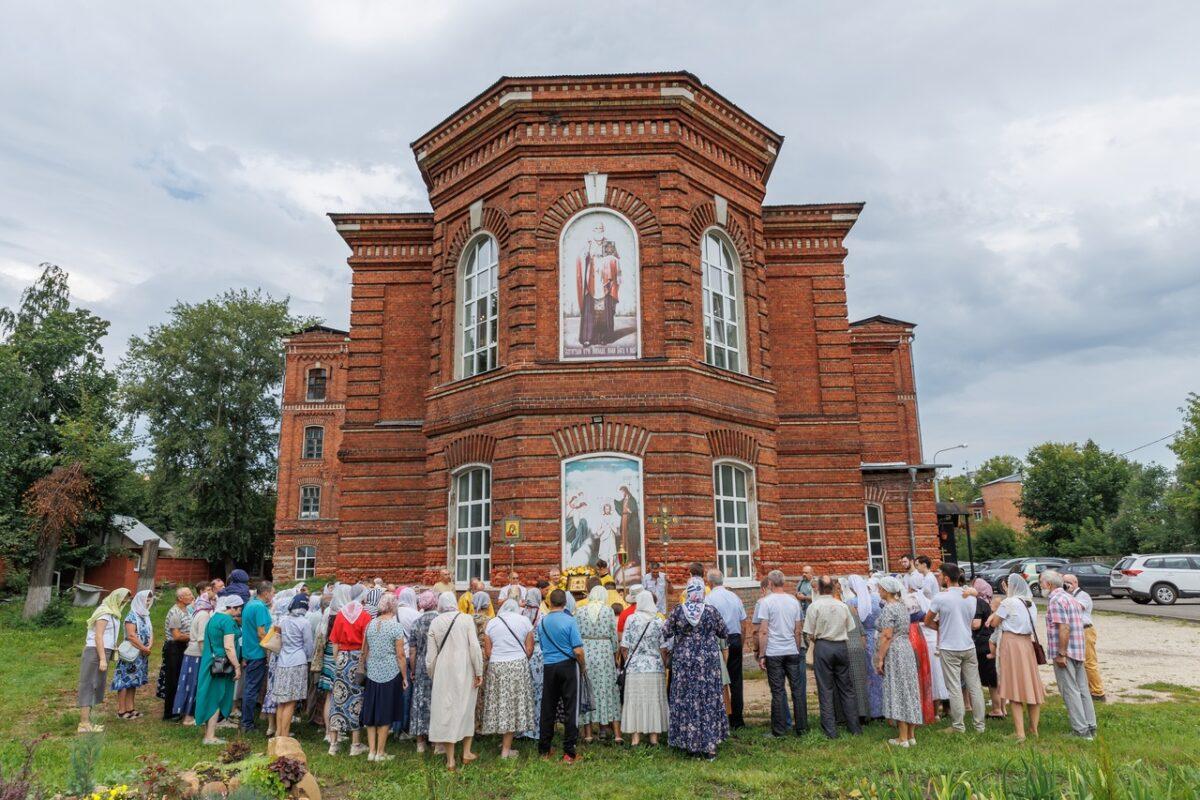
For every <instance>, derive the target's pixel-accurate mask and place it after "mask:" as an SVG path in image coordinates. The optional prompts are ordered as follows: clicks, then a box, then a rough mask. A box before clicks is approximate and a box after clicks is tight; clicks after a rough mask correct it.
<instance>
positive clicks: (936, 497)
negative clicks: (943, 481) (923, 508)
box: [933, 442, 967, 503]
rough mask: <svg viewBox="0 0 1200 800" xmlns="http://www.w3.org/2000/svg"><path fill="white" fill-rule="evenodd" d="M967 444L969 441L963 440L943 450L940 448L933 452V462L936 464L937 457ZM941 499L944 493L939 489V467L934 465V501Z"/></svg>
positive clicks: (937, 501) (938, 501)
mask: <svg viewBox="0 0 1200 800" xmlns="http://www.w3.org/2000/svg"><path fill="white" fill-rule="evenodd" d="M966 446H967V443H966V442H963V443H962V444H956V445H954V446H953V447H943V448H942V449H941V450H938V451H937V452H936V453H934V454H933V463H934V464H936V463H937V457H938V456H940V455H941V454H942V453H948V452H950V451H951V450H962V449H963V448H965V447H966ZM941 501H942V493H941V492H939V491H938V482H937V467H934V468H933V502H935V503H940V502H941Z"/></svg>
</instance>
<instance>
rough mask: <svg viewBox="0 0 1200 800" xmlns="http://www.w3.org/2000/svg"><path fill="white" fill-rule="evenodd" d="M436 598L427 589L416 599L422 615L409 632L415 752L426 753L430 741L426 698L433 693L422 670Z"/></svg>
mask: <svg viewBox="0 0 1200 800" xmlns="http://www.w3.org/2000/svg"><path fill="white" fill-rule="evenodd" d="M437 602H438V598H437V595H436V594H434V593H433V592H431V591H429V590H425V591H424V592H421V594H420V596H419V597H418V598H417V610H418V611H420V612H421V616H419V617H417V619H416V621H414V622H413V624H412V631H411V633H409V639H408V641H409V647H408V676H409V682H410V683H411V685H412V707H411V709H410V710H409V716H408V732H409V733H411V734H412V735H413V736H414V737H415V738H416V740H417V752H418V753H424V752H425V744H426V742H428V741H429V698H430V695H431V694H432V693H433V679H432V678H430V677H429V670H427V669H426V668H425V645H426V639H427V637H428V636H429V626H430V625H431V624H432V623H433V621H434V620H435V619H437V611H436V610H435V609H436V608H437Z"/></svg>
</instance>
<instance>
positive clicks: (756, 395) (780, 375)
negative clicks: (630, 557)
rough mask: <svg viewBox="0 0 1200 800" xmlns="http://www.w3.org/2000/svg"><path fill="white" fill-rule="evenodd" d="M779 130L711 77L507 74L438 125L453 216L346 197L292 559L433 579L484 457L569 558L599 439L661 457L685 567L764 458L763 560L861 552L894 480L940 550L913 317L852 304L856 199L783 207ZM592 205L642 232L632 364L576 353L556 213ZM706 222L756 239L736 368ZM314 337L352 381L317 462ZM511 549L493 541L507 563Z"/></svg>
mask: <svg viewBox="0 0 1200 800" xmlns="http://www.w3.org/2000/svg"><path fill="white" fill-rule="evenodd" d="M781 145H782V137H781V136H779V135H778V134H776V133H774V132H773V131H771V130H770V129H769V128H767V127H765V126H764V125H762V124H761V123H759V122H758V121H756V120H755V119H753V118H752V117H750V116H749V115H747V114H746V113H745V112H744V111H742V110H741V109H739V108H738V107H737V106H735V105H733V104H732V103H730V102H729V101H728V100H726V99H725V98H724V97H722V96H721V95H719V94H718V93H717V92H715V91H714V90H713V89H711V88H710V87H708V86H706V85H704V84H702V83H701V82H700V81H699V80H698V79H696V78H695V76H692V75H690V74H688V73H666V74H647V75H621V76H557V77H545V78H520V79H517V78H503V79H501V80H500V81H498V82H497V83H496V84H494V85H493V86H491V87H490V88H489V89H487V90H486V91H485V92H484V93H483V94H481V95H479V96H478V97H476V98H475V99H473V100H472V101H470V102H469V103H468V104H467V105H465V106H463V107H462V108H461V109H459V110H458V111H456V112H455V113H454V114H453V115H451V116H450V117H449V118H447V119H446V120H445V121H443V122H442V123H440V124H439V125H438V126H436V127H435V128H434V129H433V130H431V131H430V132H429V133H427V134H425V135H424V136H422V137H420V138H419V139H418V140H417V141H416V142H415V143H414V144H413V151H414V154H415V156H416V159H417V163H418V164H419V166H420V169H421V174H422V176H423V178H424V179H425V182H426V184H427V187H428V189H429V198H430V203H431V205H432V207H433V212H432V213H431V214H402V213H397V214H332V215H331V218H332V220H333V222H334V224H335V226H336V229H337V231H338V233H339V234H340V235H341V236H342V237H343V238H344V239H345V241H346V243H347V244H348V245H349V247H350V250H351V254H350V257H349V259H348V262H349V265H350V268H351V273H352V278H351V281H352V284H351V286H352V288H351V309H350V310H351V323H350V332H349V334H348V337H342V336H339V335H338V334H337V333H321V332H319V331H318V332H312V333H305V334H301V335H299V336H296V337H293V338H292V339H290V340H289V341H288V345H287V347H288V349H287V360H288V366H287V382H286V386H287V387H291V388H290V389H288V388H285V396H284V422H283V435H282V436H281V439H280V443H281V444H280V448H281V449H280V469H279V475H280V489H279V508H278V512H277V517H276V533H277V536H276V550H275V561H274V569H275V574H276V575H277V576H285V575H290V574H291V564H292V560H293V553H294V549H295V547H296V546H297V544H299V543H302V542H312V543H313V544H315V545H316V546H317V548H318V558H317V572H318V574H321V575H327V574H333V573H336V574H337V575H339V576H340V577H343V578H344V577H360V576H367V575H375V574H387V575H389V576H391V577H392V578H393V579H395V580H405V581H410V580H421V581H428V580H430V578H431V577H432V576H433V574H434V573H435V572H436V570H438V569H440V568H442V567H443V566H445V565H447V564H448V563H449V562H450V561H451V560H452V558H453V554H454V551H453V548H454V542H455V530H454V520H452V519H451V517H450V514H449V513H448V504H449V499H450V491H451V484H452V476H453V474H454V473H455V471H456V470H458V469H460V468H463V467H466V466H468V465H474V464H479V465H485V466H487V467H488V468H490V470H491V473H490V474H491V515H490V519H491V522H492V523H493V525H494V526H498V524H499V522H500V520H502V519H503V518H505V517H510V516H516V517H520V518H521V520H522V540H521V542H520V543H519V544H518V545H516V548H515V551H513V552H511V555H512V556H513V558H514V560H515V563H516V568H517V571H518V572H519V573H522V577H523V578H526V577H527V578H529V579H534V578H535V577H537V576H539V575H542V574H544V572H545V570H546V569H547V568H548V567H550V566H551V565H557V564H558V563H559V561H560V547H561V529H562V525H563V508H564V498H563V497H562V496H561V494H562V491H561V485H560V480H561V475H562V468H563V467H562V465H563V463H564V461H566V460H569V459H571V458H573V457H576V456H579V455H585V454H588V453H600V452H613V453H619V454H623V455H626V456H629V457H634V458H637V459H640V460H641V463H642V476H643V514H644V515H645V516H647V517H648V516H649V515H650V514H653V513H656V512H657V511H658V510H659V509H660V508H661V507H662V506H664V505H665V506H667V507H668V508H669V511H670V513H671V515H673V516H675V517H676V518H677V523H676V524H675V525H674V526H673V527H672V529H671V539H670V543H669V544H664V543H663V542H662V541H660V538H659V529H658V528H656V527H655V526H654V525H652V524H647V525H646V557H647V559H648V560H649V561H654V560H661V561H663V562H664V563H666V564H668V568H669V570H670V571H671V572H672V573H674V575H675V576H676V577H678V576H679V575H681V574H682V573H683V571H684V569H685V565H686V564H687V563H688V562H689V561H692V560H700V561H704V562H707V563H712V562H713V561H714V559H715V556H716V542H715V527H714V525H715V523H714V500H713V493H714V485H713V480H714V479H713V468H714V463H716V462H718V461H720V460H724V459H729V460H733V461H735V462H737V463H739V464H741V465H743V466H744V467H748V468H750V469H751V470H752V471H753V473H752V474H753V485H752V489H751V493H752V498H753V502H752V511H751V517H752V522H751V528H752V530H751V540H752V544H753V547H752V557H753V572H754V573H755V574H761V573H762V572H764V571H766V570H769V569H771V568H775V567H781V568H783V569H784V570H785V571H786V572H788V573H790V574H794V573H796V572H798V570H799V568H800V566H801V565H802V564H803V563H809V562H811V563H813V564H815V565H818V566H819V567H822V568H825V567H828V568H833V569H839V570H847V569H862V568H863V567H864V565H865V563H866V553H867V549H866V548H867V545H866V532H865V525H864V503H865V502H866V501H867V500H868V499H869V497H870V496H872V495H871V493H876V494H878V495H879V496H880V497H881V498H883V499H882V500H881V506H882V507H883V509H884V511H885V513H886V535H887V540H888V544H889V547H888V558H889V560H890V561H891V562H892V563H894V562H895V561H897V560H898V559H899V557H900V556H901V555H903V553H904V552H907V551H908V550H909V549H910V548H911V545H912V542H913V541H914V540H915V542H916V545H917V548H918V549H920V550H922V551H924V552H930V553H934V552H936V541H937V539H936V530H935V527H936V526H935V515H934V509H933V499H932V490H931V486H930V484H929V477H930V471H929V470H928V469H927V468H924V467H921V466H920V461H921V457H920V436H919V428H918V425H917V417H916V414H917V404H916V394H915V388H914V386H913V380H912V360H911V351H910V349H909V345H910V341H911V337H912V327H913V326H911V325H909V324H907V323H900V327H897V325H896V324H895V321H889V320H886V318H877V319H874V320H870V321H865V322H864V323H863V324H861V325H855V326H851V324H850V322H849V320H848V318H847V314H846V281H845V272H844V267H843V262H844V260H845V257H846V253H847V251H846V249H845V246H844V242H845V238H846V236H847V235H848V234H849V233H850V230H851V228H852V227H853V225H854V222H855V221H856V220H857V218H858V215H859V213H860V211H861V210H862V205H861V204H828V205H786V206H764V205H763V204H762V200H763V197H764V195H765V191H766V181H767V179H768V177H769V175H770V172H771V168H772V166H773V165H774V161H775V158H776V156H777V153H778V150H779V148H780V146H781ZM590 208H603V209H609V210H612V211H614V212H616V213H617V214H619V215H620V216H621V217H623V218H624V219H625V220H627V221H628V223H629V225H630V227H631V228H632V231H633V236H634V237H636V245H637V251H638V255H639V261H640V278H639V281H638V284H637V290H638V295H639V304H638V308H639V311H640V316H639V318H638V319H639V325H640V337H639V346H640V350H639V354H638V357H637V358H636V359H633V360H596V361H586V362H584V361H567V360H563V359H562V358H561V356H560V308H559V302H558V298H559V269H560V266H559V265H560V253H559V248H560V236H561V235H562V233H563V230H564V226H566V225H568V224H569V221H570V220H571V219H572V218H573V217H574V216H576V215H577V214H579V213H580V212H582V211H585V210H587V209H590ZM710 232H715V234H716V235H717V236H719V237H720V238H721V239H722V241H723V242H724V243H725V244H726V246H727V248H728V250H729V252H730V253H732V254H733V256H734V259H733V260H734V261H736V262H737V263H736V264H735V270H736V273H737V276H738V278H739V279H740V288H741V303H740V307H739V311H738V313H739V317H740V319H739V322H740V332H741V348H740V352H741V358H742V363H741V366H742V367H743V369H742V370H741V371H732V370H728V369H722V368H718V367H716V366H711V365H710V364H708V363H706V351H705V327H704V324H705V323H704V314H705V306H704V302H703V297H702V275H701V263H700V262H701V257H700V248H701V245H702V242H703V240H704V237H705V236H706V235H707V234H709V233H710ZM485 234H486V235H488V236H490V237H492V239H494V241H495V243H496V247H497V250H498V254H499V267H498V312H499V313H498V317H499V325H498V328H499V333H498V337H497V339H498V353H497V364H498V367H497V368H496V369H493V370H490V371H487V372H484V373H482V374H478V375H475V376H473V377H468V378H465V379H463V378H459V377H458V376H457V373H456V371H455V365H456V360H457V354H458V352H459V351H458V349H457V348H458V347H459V345H458V331H457V327H456V325H457V324H458V314H459V307H460V304H459V302H458V297H459V294H460V292H461V291H462V288H461V285H460V283H461V281H462V275H463V273H462V268H461V264H462V263H463V257H464V253H465V252H467V251H468V249H469V248H470V247H471V245H472V242H473V241H475V240H476V237H478V236H480V235H485ZM626 291H628V289H627V290H626ZM881 320H882V321H881ZM322 348H323V349H322ZM314 358H319V359H323V360H325V361H328V362H329V363H334V359H335V358H336V359H340V360H339V361H337V364H338V365H339V369H337V370H335V372H336V373H337V374H338V375H339V378H338V379H336V380H332V381H331V383H330V386H331V392H330V396H329V398H328V399H327V400H326V403H325V405H324V406H322V408H321V412H320V413H327V414H328V415H329V416H328V417H327V419H328V422H327V432H326V455H325V459H324V460H323V461H322V463H321V464H320V465H307V466H306V465H303V464H301V463H300V459H299V458H298V453H299V452H300V450H299V448H300V447H302V439H303V437H302V428H303V427H304V423H303V422H302V421H301V415H303V414H314V413H318V412H317V411H315V410H314V409H312V408H310V407H309V406H310V405H311V404H305V403H303V402H301V401H300V400H299V399H298V395H297V394H296V387H297V386H298V385H299V383H300V382H301V381H302V377H301V376H302V373H303V372H304V371H305V370H306V369H307V365H308V364H310V363H311V362H312V359H314ZM343 367H344V369H343ZM335 407H336V411H334V409H335ZM341 415H344V417H343V416H341ZM334 418H338V419H340V420H341V425H340V429H339V430H338V433H337V436H338V437H340V440H339V442H338V444H337V447H336V450H335V449H334V448H333V447H331V445H330V442H331V441H332V438H333V436H332V426H333V425H334V424H335V423H334V421H333V420H334ZM334 453H336V457H335V458H334V459H333V460H330V459H331V456H333V454H334ZM885 461H886V462H889V463H888V464H887V465H883V464H881V463H876V462H885ZM864 463H868V464H873V466H870V468H869V469H868V468H867V467H864ZM909 465H914V466H915V471H914V472H913V473H911V474H910V472H909V469H908V466H909ZM305 470H307V471H305ZM317 478H319V479H320V480H321V481H322V482H323V485H324V486H326V487H328V494H329V497H330V499H329V507H328V510H326V508H325V506H324V505H323V506H322V514H321V519H320V520H319V521H317V522H319V524H314V523H311V522H309V521H300V520H298V519H297V514H298V507H299V505H298V504H299V498H298V492H299V486H300V485H301V483H302V482H303V481H305V480H309V479H317ZM322 496H323V498H324V497H325V492H324V491H323V495H322ZM910 501H911V502H910ZM910 508H911V509H912V512H911V514H910V512H909V509H910ZM910 519H911V520H912V527H911V530H912V533H911V535H910V525H909V520H910ZM893 543H894V544H893ZM509 557H510V551H509V550H508V548H507V547H497V548H495V549H494V552H493V559H492V574H493V575H497V574H499V573H502V572H507V569H508V563H509Z"/></svg>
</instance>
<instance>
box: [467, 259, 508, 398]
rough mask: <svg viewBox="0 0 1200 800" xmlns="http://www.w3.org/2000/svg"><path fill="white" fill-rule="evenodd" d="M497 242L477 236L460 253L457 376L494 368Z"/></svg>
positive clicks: (498, 298)
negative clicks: (461, 254)
mask: <svg viewBox="0 0 1200 800" xmlns="http://www.w3.org/2000/svg"><path fill="white" fill-rule="evenodd" d="M499 268H500V263H499V256H498V250H497V247H496V240H495V239H493V238H492V237H491V236H487V235H484V236H480V237H478V238H476V239H474V240H472V241H471V242H470V243H469V244H468V245H467V248H466V252H464V253H463V257H462V265H461V267H460V268H459V276H460V280H459V282H458V287H459V288H458V353H459V362H458V377H460V378H469V377H471V376H472V375H478V374H479V373H481V372H487V371H488V370H490V369H495V368H496V355H497V347H496V330H497V326H498V323H499V314H500V310H499V309H500V295H499V289H498V283H497V276H498V273H499Z"/></svg>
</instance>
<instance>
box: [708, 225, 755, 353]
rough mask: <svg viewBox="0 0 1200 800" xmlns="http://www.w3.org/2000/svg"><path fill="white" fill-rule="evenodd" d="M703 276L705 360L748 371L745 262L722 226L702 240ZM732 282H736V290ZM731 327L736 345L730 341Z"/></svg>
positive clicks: (714, 229)
mask: <svg viewBox="0 0 1200 800" xmlns="http://www.w3.org/2000/svg"><path fill="white" fill-rule="evenodd" d="M714 256H715V257H716V258H715V260H714ZM714 275H716V276H718V277H719V278H720V283H721V285H720V286H715V287H714V286H713V280H712V279H713V277H714ZM700 277H701V280H700V283H701V287H702V293H703V295H704V302H703V307H704V308H703V313H704V320H703V324H704V363H706V364H708V365H709V366H713V367H716V368H717V369H726V370H729V371H730V372H739V373H743V374H744V373H745V372H746V311H745V306H746V303H745V294H744V292H743V290H742V264H741V261H740V260H739V259H738V256H737V251H736V250H734V248H733V243H732V242H730V241H729V238H728V237H727V236H725V234H724V233H722V232H721V231H720V229H719V228H709V229H708V230H706V231H705V232H704V236H703V237H702V238H701V240H700ZM730 283H732V284H733V287H732V292H730V286H729V284H730ZM718 327H720V330H721V336H720V337H719V338H718V337H717V336H716V331H717V328H718ZM730 329H732V332H733V343H732V344H730V342H729V338H730V333H729V331H730ZM732 362H736V363H732Z"/></svg>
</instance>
